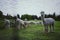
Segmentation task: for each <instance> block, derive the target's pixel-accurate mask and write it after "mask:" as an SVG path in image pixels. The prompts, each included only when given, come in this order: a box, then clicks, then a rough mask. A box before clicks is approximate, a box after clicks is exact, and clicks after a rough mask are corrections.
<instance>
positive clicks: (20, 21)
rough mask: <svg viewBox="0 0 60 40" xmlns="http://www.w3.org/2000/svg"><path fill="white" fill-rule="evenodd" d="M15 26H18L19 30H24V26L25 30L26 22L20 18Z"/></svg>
mask: <svg viewBox="0 0 60 40" xmlns="http://www.w3.org/2000/svg"><path fill="white" fill-rule="evenodd" d="M15 25H16V28H17V29H20V28H22V26H23V27H24V28H25V24H24V21H23V20H21V19H19V18H17V19H16V22H15Z"/></svg>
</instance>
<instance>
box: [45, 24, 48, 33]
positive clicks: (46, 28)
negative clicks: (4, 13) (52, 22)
mask: <svg viewBox="0 0 60 40" xmlns="http://www.w3.org/2000/svg"><path fill="white" fill-rule="evenodd" d="M45 32H46V33H47V32H48V26H47V25H45Z"/></svg>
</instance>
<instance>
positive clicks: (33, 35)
mask: <svg viewBox="0 0 60 40" xmlns="http://www.w3.org/2000/svg"><path fill="white" fill-rule="evenodd" d="M0 25H1V23H0ZM43 29H44V27H43V26H42V25H34V24H32V25H30V26H28V27H27V28H25V29H21V30H18V32H17V33H18V34H17V33H16V32H14V30H13V29H12V28H10V29H3V30H0V40H11V39H12V38H13V35H14V34H17V35H18V37H19V40H60V21H56V22H55V32H54V33H47V34H46V33H44V30H43Z"/></svg>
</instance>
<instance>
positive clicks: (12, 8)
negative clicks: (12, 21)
mask: <svg viewBox="0 0 60 40" xmlns="http://www.w3.org/2000/svg"><path fill="white" fill-rule="evenodd" d="M0 10H1V11H2V12H3V14H4V15H6V14H7V13H8V14H11V15H16V14H20V15H23V14H31V15H37V16H40V12H41V11H45V14H49V13H50V14H52V13H53V12H56V14H60V0H0Z"/></svg>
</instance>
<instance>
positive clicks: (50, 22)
mask: <svg viewBox="0 0 60 40" xmlns="http://www.w3.org/2000/svg"><path fill="white" fill-rule="evenodd" d="M44 17H45V15H44V11H42V12H41V19H42V21H43V24H44V27H45V32H48V26H49V28H50V32H54V21H55V20H54V19H53V18H44Z"/></svg>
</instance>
